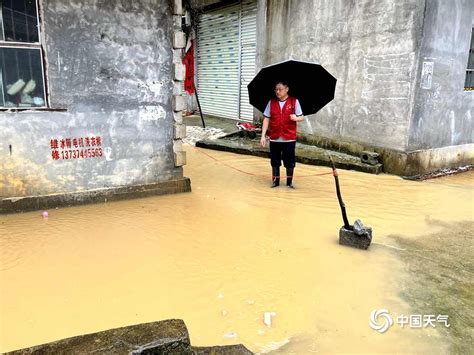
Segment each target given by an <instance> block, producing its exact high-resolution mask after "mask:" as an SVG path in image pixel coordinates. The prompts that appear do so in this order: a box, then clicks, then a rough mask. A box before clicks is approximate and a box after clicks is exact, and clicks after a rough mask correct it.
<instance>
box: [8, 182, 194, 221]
mask: <svg viewBox="0 0 474 355" xmlns="http://www.w3.org/2000/svg"><path fill="white" fill-rule="evenodd" d="M190 191H191V180H190V179H189V178H186V177H185V178H182V179H177V180H169V181H162V182H156V183H153V184H146V185H134V186H122V187H113V188H104V189H96V190H87V191H81V192H72V193H64V194H51V195H40V196H25V197H6V198H2V199H0V214H6V213H16V212H26V211H35V210H47V209H51V208H56V207H68V206H77V205H84V204H90V203H100V202H108V201H119V200H124V199H131V198H141V197H148V196H158V195H165V194H173V193H180V192H190Z"/></svg>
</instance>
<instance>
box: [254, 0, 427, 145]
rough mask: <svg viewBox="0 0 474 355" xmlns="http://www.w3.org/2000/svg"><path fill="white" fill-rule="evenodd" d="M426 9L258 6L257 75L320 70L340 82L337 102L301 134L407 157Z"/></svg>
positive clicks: (414, 2)
mask: <svg viewBox="0 0 474 355" xmlns="http://www.w3.org/2000/svg"><path fill="white" fill-rule="evenodd" d="M265 4H266V6H265ZM423 9H424V1H420V0H400V1H393V0H352V1H347V0H319V1H311V0H260V1H259V14H260V15H262V13H263V11H265V14H264V16H263V17H260V16H259V19H260V20H259V21H260V22H261V23H260V24H259V29H260V30H259V31H258V33H259V38H258V41H257V42H258V48H257V53H258V56H257V65H258V68H260V67H261V66H263V65H267V64H270V63H274V62H278V61H281V60H284V59H287V58H290V57H292V58H294V59H301V60H309V61H316V62H319V63H321V64H322V65H323V66H324V67H325V68H326V69H327V70H328V71H329V72H330V73H331V74H333V75H334V76H335V77H336V78H337V79H338V83H337V87H336V95H335V99H334V100H333V101H332V102H331V103H330V104H329V105H327V106H326V107H325V108H324V109H322V110H321V111H320V112H319V113H317V114H316V115H311V116H309V120H308V121H307V122H306V123H303V124H301V125H300V126H299V129H300V130H301V131H302V132H304V133H309V134H318V135H322V136H326V137H329V138H334V139H339V138H342V139H345V140H351V141H355V142H362V143H367V142H371V144H372V145H374V146H379V147H384V148H391V149H395V150H400V151H404V150H405V149H406V147H407V141H408V139H407V135H408V128H409V123H410V120H409V118H410V116H411V107H412V104H413V99H414V80H415V73H416V67H417V65H416V64H417V63H416V60H417V48H418V47H419V41H420V36H421V26H422V20H423Z"/></svg>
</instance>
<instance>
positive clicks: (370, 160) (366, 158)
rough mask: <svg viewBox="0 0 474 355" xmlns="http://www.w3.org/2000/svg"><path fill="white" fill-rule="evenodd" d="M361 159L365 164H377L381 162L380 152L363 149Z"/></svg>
mask: <svg viewBox="0 0 474 355" xmlns="http://www.w3.org/2000/svg"><path fill="white" fill-rule="evenodd" d="M360 161H361V162H362V163H365V164H370V165H377V164H379V153H375V152H369V151H363V152H362V153H361V154H360Z"/></svg>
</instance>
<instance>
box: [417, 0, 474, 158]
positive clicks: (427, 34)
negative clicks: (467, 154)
mask: <svg viewBox="0 0 474 355" xmlns="http://www.w3.org/2000/svg"><path fill="white" fill-rule="evenodd" d="M473 26H474V1H472V0H450V1H444V0H427V2H426V10H425V21H424V26H423V40H422V43H421V52H420V60H419V64H418V73H417V74H418V75H417V78H418V80H417V81H418V83H417V87H416V91H417V95H416V100H415V110H414V115H413V120H412V122H411V127H410V135H409V146H408V148H409V149H410V150H418V149H430V148H439V147H447V146H458V145H463V144H468V143H473V142H474V136H473V129H472V116H473V114H474V112H473V108H474V91H464V83H465V79H466V67H467V61H468V56H469V49H470V43H471V31H472V27H473ZM430 72H432V74H431V73H430ZM460 149H461V148H460ZM470 149H473V148H472V147H471V148H470Z"/></svg>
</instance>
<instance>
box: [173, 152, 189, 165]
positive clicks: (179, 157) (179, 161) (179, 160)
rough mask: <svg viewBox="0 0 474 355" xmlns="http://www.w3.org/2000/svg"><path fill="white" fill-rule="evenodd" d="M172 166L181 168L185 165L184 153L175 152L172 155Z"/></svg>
mask: <svg viewBox="0 0 474 355" xmlns="http://www.w3.org/2000/svg"><path fill="white" fill-rule="evenodd" d="M174 165H175V166H183V165H186V152H184V151H181V152H175V153H174Z"/></svg>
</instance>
